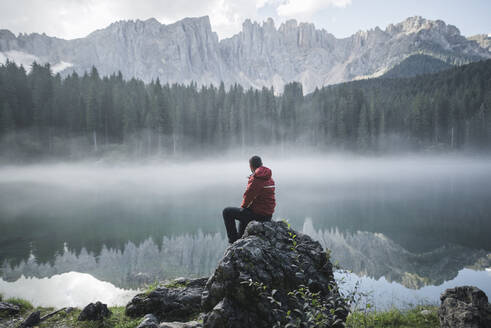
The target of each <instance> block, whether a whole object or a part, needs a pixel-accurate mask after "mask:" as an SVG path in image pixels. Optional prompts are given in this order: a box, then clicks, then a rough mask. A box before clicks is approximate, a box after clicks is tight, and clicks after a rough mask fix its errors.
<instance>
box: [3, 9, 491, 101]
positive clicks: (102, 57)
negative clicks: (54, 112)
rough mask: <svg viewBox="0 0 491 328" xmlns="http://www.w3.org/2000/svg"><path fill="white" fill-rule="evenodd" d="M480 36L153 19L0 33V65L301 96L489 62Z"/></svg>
mask: <svg viewBox="0 0 491 328" xmlns="http://www.w3.org/2000/svg"><path fill="white" fill-rule="evenodd" d="M486 42H487V39H486V38H485V37H484V36H481V37H477V38H476V37H475V38H469V39H468V38H466V37H464V36H462V35H461V34H460V31H459V29H458V28H457V27H455V26H453V25H450V24H446V23H445V22H443V21H442V20H434V21H433V20H428V19H425V18H422V17H420V16H414V17H409V18H407V19H406V20H404V21H402V22H400V23H396V24H389V25H388V26H387V27H386V28H385V29H384V30H382V29H381V28H380V27H378V26H377V27H375V28H372V29H369V30H366V31H358V32H356V33H355V34H353V35H351V36H349V37H346V38H339V39H338V38H336V37H335V36H334V35H333V34H331V33H329V32H328V31H326V30H325V29H317V28H316V27H315V25H314V24H312V23H304V22H300V23H298V22H297V21H296V20H295V19H290V20H287V21H285V22H283V23H281V24H280V25H279V26H278V27H276V26H275V22H274V20H273V19H272V18H268V19H267V20H265V21H263V22H262V23H258V22H256V21H252V20H250V19H247V20H245V21H244V22H243V24H242V30H241V31H240V32H239V33H237V34H235V35H233V36H231V37H229V38H224V39H221V40H220V39H219V38H218V35H217V33H216V32H214V31H213V30H212V27H211V23H210V19H209V17H208V16H201V17H187V18H184V19H181V20H179V21H176V22H174V23H171V24H161V23H160V22H159V21H158V20H156V19H155V18H149V19H146V20H139V19H137V20H121V21H117V22H114V23H111V24H110V25H109V26H107V27H105V28H103V29H99V30H95V31H93V32H92V33H90V34H88V35H87V36H86V37H84V38H78V39H71V40H64V39H60V38H56V37H50V36H47V35H46V34H44V33H43V34H39V33H31V34H19V35H18V36H15V35H14V34H13V33H12V32H10V31H8V30H0V62H5V61H6V60H7V59H8V60H11V61H14V62H16V63H18V64H22V65H24V66H29V65H30V64H31V63H32V61H37V62H39V63H46V62H49V63H50V64H51V65H52V68H53V72H54V73H61V74H62V75H64V76H65V75H68V74H70V73H71V72H77V73H79V74H81V73H83V72H85V71H89V70H90V69H91V67H92V66H95V67H97V69H98V70H99V72H101V74H103V75H109V74H112V73H116V72H118V71H121V72H122V74H123V76H124V77H125V78H132V77H136V78H140V79H142V80H144V81H145V82H150V81H151V80H155V79H157V78H159V79H160V80H161V81H163V82H169V83H174V82H177V83H190V82H191V81H195V82H197V83H198V85H207V84H215V85H218V84H219V83H220V82H222V81H223V82H224V83H225V84H226V85H227V86H230V85H233V84H235V83H238V84H241V85H243V86H245V87H254V88H259V89H260V88H262V87H274V89H275V90H277V91H278V90H282V88H283V86H284V85H285V84H286V83H289V82H292V81H299V82H301V83H302V84H303V85H304V91H305V92H307V93H308V92H311V91H313V90H314V89H315V88H317V87H322V86H325V85H330V84H336V83H341V82H347V81H352V80H357V79H363V78H370V77H377V76H381V75H383V74H384V73H385V72H387V71H389V70H390V69H391V68H393V67H394V66H396V65H397V64H399V63H401V62H402V61H403V60H404V59H405V58H407V57H409V56H411V55H414V54H424V55H428V56H431V57H434V58H437V59H440V60H442V61H444V62H446V63H448V64H452V65H461V64H466V63H470V62H473V61H477V60H481V59H487V58H491V50H490V48H489V47H486V45H487V43H486Z"/></svg>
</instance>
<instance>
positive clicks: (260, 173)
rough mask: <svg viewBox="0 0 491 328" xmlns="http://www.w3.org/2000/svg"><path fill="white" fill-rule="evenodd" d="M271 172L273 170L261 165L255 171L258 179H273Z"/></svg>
mask: <svg viewBox="0 0 491 328" xmlns="http://www.w3.org/2000/svg"><path fill="white" fill-rule="evenodd" d="M271 174H272V172H271V170H270V169H268V168H267V167H266V166H260V167H258V168H257V169H256V171H254V176H255V177H256V178H258V179H264V180H269V179H271Z"/></svg>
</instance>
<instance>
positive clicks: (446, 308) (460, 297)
mask: <svg viewBox="0 0 491 328" xmlns="http://www.w3.org/2000/svg"><path fill="white" fill-rule="evenodd" d="M440 300H441V301H442V304H441V305H440V308H439V309H438V316H439V318H440V326H441V327H442V328H454V327H455V328H457V327H459V328H487V327H491V306H490V304H489V303H488V297H487V296H486V294H485V293H484V292H483V291H482V290H480V289H479V288H477V287H474V286H461V287H455V288H450V289H447V290H446V291H445V292H444V293H443V294H442V295H441V296H440Z"/></svg>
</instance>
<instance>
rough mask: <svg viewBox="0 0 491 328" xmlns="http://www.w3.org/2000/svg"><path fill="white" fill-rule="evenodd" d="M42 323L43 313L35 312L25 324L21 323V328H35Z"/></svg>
mask: <svg viewBox="0 0 491 328" xmlns="http://www.w3.org/2000/svg"><path fill="white" fill-rule="evenodd" d="M40 322H41V312H40V311H34V312H32V313H31V314H29V316H28V317H27V319H26V320H24V322H22V323H21V325H20V327H34V326H37V325H38V324H39V323H40Z"/></svg>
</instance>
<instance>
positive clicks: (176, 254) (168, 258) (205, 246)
mask: <svg viewBox="0 0 491 328" xmlns="http://www.w3.org/2000/svg"><path fill="white" fill-rule="evenodd" d="M303 232H304V233H306V234H309V235H310V236H312V237H313V238H314V239H316V240H318V241H319V242H320V243H321V244H322V245H323V247H325V248H329V249H331V250H332V256H333V259H334V260H336V261H338V262H339V264H340V266H341V267H343V268H346V269H349V270H351V271H353V272H354V273H356V274H357V275H358V276H368V277H370V278H373V279H379V278H381V277H384V278H385V280H387V281H389V282H398V283H400V284H402V285H403V286H405V287H407V288H411V289H419V288H421V287H424V286H429V285H441V284H442V283H443V282H444V281H448V280H451V279H453V278H455V277H456V276H457V274H458V272H459V271H460V270H461V269H463V268H464V267H467V268H472V269H474V270H483V269H485V268H486V267H490V266H491V254H490V253H489V252H487V251H485V250H473V249H470V248H466V247H463V246H459V245H451V244H449V245H446V246H443V247H439V248H436V249H433V250H431V251H425V252H421V253H417V252H411V251H408V250H406V249H404V248H403V247H402V246H400V245H398V244H397V243H395V242H394V241H392V240H391V239H389V238H387V237H386V236H385V235H384V234H382V233H372V232H367V231H357V232H352V233H350V232H342V231H340V230H339V229H337V228H333V229H328V230H322V229H320V230H316V229H315V227H314V225H313V223H312V220H311V219H306V220H305V221H304V224H303ZM226 247H227V241H226V239H225V238H224V236H223V235H221V234H220V233H214V234H213V233H203V232H201V231H198V233H196V234H182V235H177V236H170V237H167V236H165V237H163V238H162V242H161V243H157V242H155V241H154V239H153V238H148V239H146V240H144V241H143V242H141V243H139V244H135V243H133V242H127V243H126V244H125V245H124V247H122V248H110V247H107V246H103V247H102V249H101V250H100V252H98V253H97V254H95V253H93V252H89V251H87V250H86V249H85V248H82V250H81V251H79V252H74V251H71V250H69V248H68V247H67V246H66V245H65V247H64V248H63V251H62V252H60V253H58V254H56V255H55V257H54V259H53V260H52V261H49V262H45V263H42V262H39V261H38V260H37V259H36V257H35V256H34V255H32V254H31V256H29V258H28V259H27V260H22V261H21V262H20V263H18V264H15V265H12V264H11V263H9V262H8V261H4V262H3V264H2V266H1V271H2V277H3V279H4V280H7V281H15V280H17V279H19V278H20V277H21V276H22V275H24V276H26V277H37V278H42V277H50V276H53V275H55V274H60V273H64V272H69V271H78V272H84V273H89V274H91V275H92V276H94V277H96V278H97V279H99V280H103V281H109V282H111V283H113V284H114V285H116V286H118V287H120V288H138V287H141V286H143V285H144V284H148V283H152V282H154V281H156V280H164V279H170V278H174V277H178V276H206V275H209V274H210V273H211V272H212V271H213V269H214V268H215V266H216V264H217V262H218V261H219V260H220V258H221V256H222V255H223V253H224V250H225V248H226Z"/></svg>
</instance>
